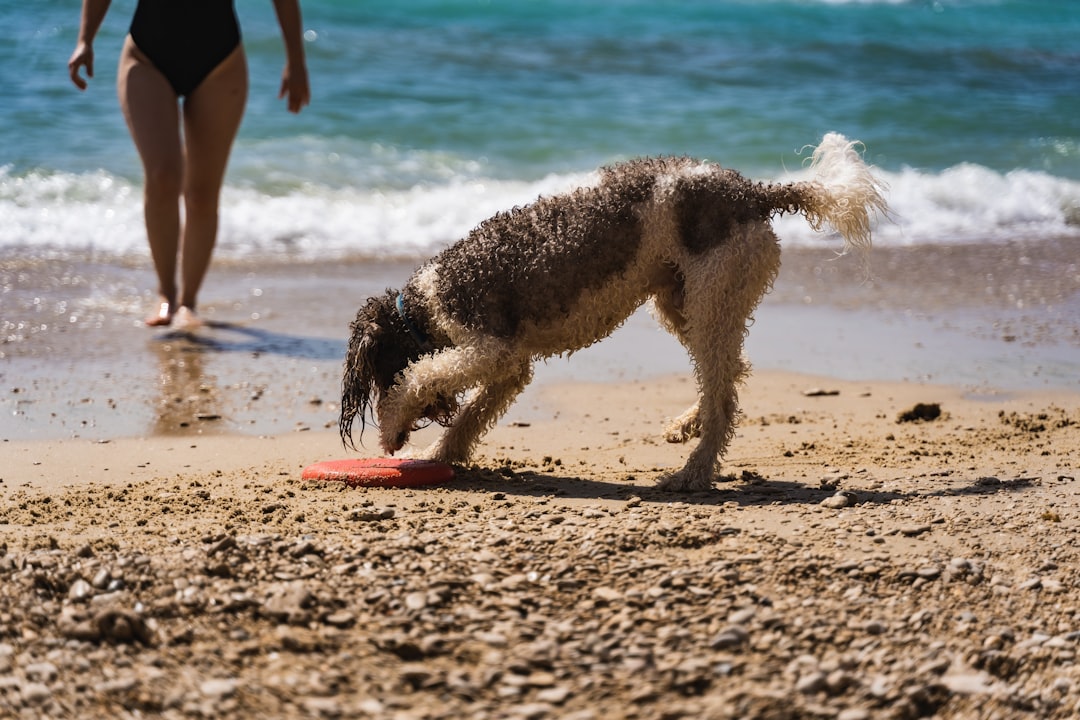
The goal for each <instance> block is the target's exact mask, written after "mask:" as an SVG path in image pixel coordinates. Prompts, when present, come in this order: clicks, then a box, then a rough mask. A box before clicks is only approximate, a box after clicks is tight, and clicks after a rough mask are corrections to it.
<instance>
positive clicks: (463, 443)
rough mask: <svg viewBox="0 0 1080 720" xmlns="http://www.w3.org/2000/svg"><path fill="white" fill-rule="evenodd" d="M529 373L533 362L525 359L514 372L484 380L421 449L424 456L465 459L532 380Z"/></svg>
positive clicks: (440, 458)
mask: <svg viewBox="0 0 1080 720" xmlns="http://www.w3.org/2000/svg"><path fill="white" fill-rule="evenodd" d="M511 367H512V366H511ZM532 375H533V370H532V363H531V362H530V361H528V360H526V361H524V362H522V363H521V364H520V365H519V366H518V367H517V370H516V372H513V373H511V374H509V375H507V376H506V377H504V378H502V379H497V380H494V381H491V382H485V383H483V384H482V385H481V386H480V387H479V388H478V389H477V391H476V394H475V395H473V397H471V398H470V399H469V401H468V402H467V403H466V404H465V405H464V406H463V407H462V408H461V410H460V411H459V412H458V414H457V417H455V418H454V422H453V424H452V425H451V426H450V427H449V428H447V430H446V432H445V433H443V435H442V437H440V438H439V439H438V440H436V441H435V443H434V444H432V445H431V447H429V448H428V449H427V450H425V451H424V457H426V458H428V459H429V460H438V461H439V462H448V463H453V462H464V461H466V460H468V459H469V456H470V455H472V451H473V448H474V447H475V446H476V443H477V442H478V441H479V440H480V438H481V437H482V436H483V434H484V433H485V432H487V431H488V430H490V429H491V427H492V425H494V424H495V422H496V421H497V420H498V419H499V418H500V417H502V414H503V413H505V412H506V410H507V408H509V407H510V404H511V403H512V402H513V401H514V398H516V397H517V396H518V394H519V393H520V392H521V391H522V390H523V389H524V388H525V386H526V385H528V384H529V381H530V380H532Z"/></svg>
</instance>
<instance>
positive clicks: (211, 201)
mask: <svg viewBox="0 0 1080 720" xmlns="http://www.w3.org/2000/svg"><path fill="white" fill-rule="evenodd" d="M247 90H248V74H247V59H246V58H245V56H244V50H243V47H242V46H238V47H237V48H236V50H234V51H233V52H232V54H231V55H229V56H228V57H227V58H225V60H223V61H222V62H221V64H220V65H218V66H217V67H216V68H214V71H213V72H211V73H210V74H209V75H207V76H206V79H205V80H203V81H202V82H201V83H200V84H199V86H198V87H197V88H195V90H194V91H193V92H192V93H191V94H190V95H188V97H187V99H186V100H185V101H184V113H183V114H184V153H185V158H184V160H185V173H184V189H183V194H184V211H185V214H184V231H183V237H182V241H181V243H182V244H181V269H180V274H181V286H180V295H179V297H178V300H179V305H180V307H181V308H184V310H185V315H187V316H189V317H190V316H191V315H192V314H193V313H194V310H195V307H196V302H197V299H198V294H199V288H200V287H201V286H202V281H203V278H204V277H206V271H207V269H208V268H209V267H210V257H211V255H212V253H213V251H214V243H215V241H216V239H217V229H218V200H219V198H220V195H221V185H222V183H223V182H224V179H225V168H226V166H227V164H228V161H229V151H230V150H231V149H232V144H233V140H234V139H235V138H236V133H237V131H238V130H239V128H240V120H241V118H242V117H243V115H244V105H245V104H246V102H247Z"/></svg>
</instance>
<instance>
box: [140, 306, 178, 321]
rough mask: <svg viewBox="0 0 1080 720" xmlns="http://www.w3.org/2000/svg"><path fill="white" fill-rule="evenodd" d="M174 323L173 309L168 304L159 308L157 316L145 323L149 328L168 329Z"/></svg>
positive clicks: (152, 316) (147, 319) (150, 317)
mask: <svg viewBox="0 0 1080 720" xmlns="http://www.w3.org/2000/svg"><path fill="white" fill-rule="evenodd" d="M172 321H173V314H172V308H171V306H170V305H169V303H167V302H163V303H161V305H159V306H158V311H157V314H156V315H151V316H149V317H148V318H146V320H145V321H144V322H145V323H146V326H147V327H168V326H169V325H170V324H171V323H172Z"/></svg>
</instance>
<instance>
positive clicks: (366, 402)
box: [338, 298, 386, 450]
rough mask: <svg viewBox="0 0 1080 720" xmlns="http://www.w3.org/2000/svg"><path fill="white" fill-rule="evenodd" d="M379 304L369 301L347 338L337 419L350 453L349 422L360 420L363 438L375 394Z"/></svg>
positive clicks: (379, 334)
mask: <svg viewBox="0 0 1080 720" xmlns="http://www.w3.org/2000/svg"><path fill="white" fill-rule="evenodd" d="M380 302H381V299H380V298H371V299H369V300H368V302H367V304H366V305H365V306H364V307H362V308H361V309H360V311H359V312H358V313H357V314H356V319H355V320H354V321H353V322H352V325H351V326H350V328H351V330H352V335H351V336H350V338H349V351H348V353H347V354H346V355H345V371H344V373H343V375H342V381H341V415H340V418H339V420H338V429H339V431H340V433H341V441H342V443H344V444H345V445H346V446H348V447H351V448H353V449H354V450H355V449H356V444H355V443H354V442H353V438H352V425H353V421H354V420H355V419H356V418H357V417H359V418H360V434H361V435H363V433H364V426H365V424H366V418H367V414H368V410H369V408H371V407H372V396H373V395H374V394H375V393H376V392H377V391H378V390H379V387H378V385H377V382H376V366H377V357H378V352H379V346H380V343H381V342H382V338H383V335H384V334H385V332H386V331H385V329H384V328H383V327H382V326H381V325H380V323H379V320H378V318H379V315H380V313H379V304H380Z"/></svg>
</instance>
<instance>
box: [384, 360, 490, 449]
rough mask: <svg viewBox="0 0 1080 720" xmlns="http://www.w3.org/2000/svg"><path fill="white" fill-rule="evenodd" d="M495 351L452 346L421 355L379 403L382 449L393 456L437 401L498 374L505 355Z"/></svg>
mask: <svg viewBox="0 0 1080 720" xmlns="http://www.w3.org/2000/svg"><path fill="white" fill-rule="evenodd" d="M495 350H497V349H496V348H492V347H483V346H477V345H470V346H459V347H452V348H447V349H445V350H441V351H439V352H437V353H434V354H432V355H425V356H424V357H422V358H420V359H419V360H417V361H416V362H414V363H412V364H411V365H409V366H408V367H407V368H405V370H403V371H402V373H401V378H400V379H399V380H398V381H397V382H396V383H395V384H394V386H393V387H392V388H390V390H389V391H387V393H386V396H385V397H384V398H383V399H382V400H381V401H380V402H379V407H378V415H379V441H380V444H381V445H382V448H383V450H384V451H385V452H387V453H389V454H391V455H393V454H394V453H396V452H397V451H398V450H400V449H401V448H402V447H404V446H405V443H406V442H408V439H409V434H410V433H411V432H412V429H413V427H414V425H415V424H416V421H417V420H419V419H420V418H421V417H423V416H424V412H425V411H426V410H427V409H428V408H430V407H432V406H436V405H438V404H439V400H440V398H452V397H455V396H457V395H458V394H460V393H462V392H464V391H465V390H467V389H468V388H470V387H475V386H476V385H478V384H480V383H481V382H482V381H484V380H485V378H490V377H491V376H492V375H495V374H500V373H498V370H497V369H498V368H499V366H500V361H502V360H504V359H505V355H504V354H503V353H500V352H497V351H495ZM501 374H505V371H503V373H501Z"/></svg>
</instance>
